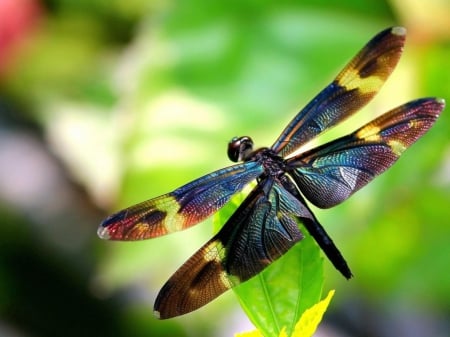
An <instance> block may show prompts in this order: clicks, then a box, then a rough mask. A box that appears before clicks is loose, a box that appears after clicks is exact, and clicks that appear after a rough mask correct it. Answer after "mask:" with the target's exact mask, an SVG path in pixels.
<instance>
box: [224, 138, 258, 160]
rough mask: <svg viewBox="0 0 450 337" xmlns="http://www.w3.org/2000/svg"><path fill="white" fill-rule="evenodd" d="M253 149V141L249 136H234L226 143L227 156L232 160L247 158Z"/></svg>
mask: <svg viewBox="0 0 450 337" xmlns="http://www.w3.org/2000/svg"><path fill="white" fill-rule="evenodd" d="M252 151H253V141H252V139H251V138H250V137H247V136H244V137H239V138H238V137H234V138H233V139H232V140H231V141H230V142H229V143H228V158H230V160H231V161H232V162H235V163H236V162H238V161H242V160H245V159H246V158H248V156H249V154H250V153H251V152H252Z"/></svg>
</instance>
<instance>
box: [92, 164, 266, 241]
mask: <svg viewBox="0 0 450 337" xmlns="http://www.w3.org/2000/svg"><path fill="white" fill-rule="evenodd" d="M262 172H263V167H262V166H261V165H260V164H259V163H256V162H247V163H244V164H238V165H234V166H230V167H227V168H224V169H221V170H218V171H215V172H213V173H210V174H207V175H205V176H203V177H201V178H199V179H197V180H194V181H192V182H190V183H188V184H186V185H184V186H182V187H180V188H178V189H176V190H175V191H173V192H171V193H168V194H165V195H162V196H160V197H157V198H154V199H150V200H148V201H144V202H142V203H139V204H137V205H135V206H131V207H129V208H126V209H124V210H121V211H119V212H117V213H115V214H113V215H111V216H109V217H108V218H107V219H105V220H104V221H103V222H102V223H101V224H100V226H99V229H98V235H99V236H100V237H101V238H103V239H110V240H142V239H149V238H154V237H158V236H161V235H165V234H168V233H172V232H176V231H180V230H183V229H186V228H188V227H190V226H193V225H195V224H197V223H199V222H201V221H203V220H204V219H206V218H207V217H209V216H210V215H212V214H213V213H215V212H216V211H217V210H218V209H220V208H221V207H222V206H223V205H224V204H225V203H226V202H228V200H229V199H230V198H231V196H232V195H233V194H235V193H237V192H238V191H240V190H241V189H242V188H244V187H245V185H247V184H248V183H249V182H251V181H252V180H254V179H255V178H257V177H258V176H259V175H260V174H261V173H262Z"/></svg>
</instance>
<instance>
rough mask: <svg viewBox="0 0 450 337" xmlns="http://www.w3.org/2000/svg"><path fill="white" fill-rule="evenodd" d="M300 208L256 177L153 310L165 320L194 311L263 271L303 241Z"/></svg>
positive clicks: (167, 286)
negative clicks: (252, 184) (254, 183)
mask: <svg viewBox="0 0 450 337" xmlns="http://www.w3.org/2000/svg"><path fill="white" fill-rule="evenodd" d="M261 184H262V185H261ZM300 213H302V205H300V203H299V202H298V200H297V199H295V198H294V197H293V196H292V195H291V194H290V193H289V192H287V191H285V190H284V189H283V188H282V187H281V186H280V185H279V184H278V183H274V182H273V181H270V180H269V179H267V180H266V181H265V182H260V184H259V185H258V186H257V187H256V188H255V189H254V190H253V191H252V192H251V193H250V194H249V195H248V196H247V198H246V199H245V200H244V202H243V203H242V204H241V205H240V206H239V208H238V209H237V210H236V212H235V213H233V215H232V216H231V217H230V219H229V220H228V221H227V222H226V224H225V225H224V226H223V227H222V229H221V230H220V231H219V232H218V233H217V234H216V235H215V236H214V237H213V238H212V239H211V240H210V241H208V242H207V243H206V244H205V245H204V246H203V247H202V248H201V249H200V250H198V251H197V252H196V253H195V254H194V255H193V256H192V257H191V258H190V259H189V260H188V261H186V262H185V264H184V265H183V266H182V267H181V268H180V269H178V270H177V271H176V272H175V274H174V275H173V276H172V277H171V278H170V279H169V280H168V281H167V283H166V284H165V285H164V286H163V288H162V289H161V291H160V292H159V294H158V297H157V299H156V301H155V308H154V310H155V315H156V316H157V317H159V318H161V319H165V318H171V317H174V316H179V315H183V314H186V313H188V312H190V311H193V310H196V309H198V308H199V307H201V306H203V305H205V304H207V303H209V302H210V301H212V300H213V299H215V298H216V297H217V296H219V295H221V294H222V293H223V292H225V291H226V290H228V289H230V288H232V287H234V286H235V285H237V284H239V283H241V282H244V281H246V280H248V279H249V278H251V277H253V276H255V275H256V274H258V273H259V272H261V271H262V270H263V269H264V268H265V267H267V266H268V265H269V264H270V263H271V262H273V261H274V260H276V259H278V258H279V257H280V256H281V255H283V254H284V253H285V252H287V251H288V250H289V248H291V247H292V246H293V245H294V244H295V243H296V242H298V241H299V240H301V238H302V235H301V233H300V231H299V229H298V227H297V222H296V221H295V216H299V215H300Z"/></svg>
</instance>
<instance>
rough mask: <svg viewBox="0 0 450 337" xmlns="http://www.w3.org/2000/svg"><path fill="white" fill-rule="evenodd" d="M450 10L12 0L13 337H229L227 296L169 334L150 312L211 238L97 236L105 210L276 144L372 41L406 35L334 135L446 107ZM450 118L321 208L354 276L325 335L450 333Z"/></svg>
mask: <svg viewBox="0 0 450 337" xmlns="http://www.w3.org/2000/svg"><path fill="white" fill-rule="evenodd" d="M449 17H450V3H449V2H448V1H446V0H441V1H439V0H432V1H426V2H425V1H421V0H406V1H400V0H392V1H379V0H371V1H367V0H353V1H350V0H345V1H339V2H331V1H324V0H321V1H312V0H308V1H280V2H272V1H227V2H211V1H206V0H195V1H184V2H181V1H180V2H177V1H163V0H159V1H158V0H155V1H145V0H128V1H119V0H112V1H105V0H91V1H88V0H78V1H75V0H47V1H44V0H41V1H39V0H0V335H1V336H11V337H12V336H14V337H15V336H21V337H22V336H219V337H220V336H232V335H233V333H234V332H238V331H242V330H246V329H247V330H248V329H251V325H250V323H249V322H248V321H247V319H246V317H245V316H244V315H243V314H242V312H241V310H240V308H239V307H238V305H237V300H236V299H235V297H234V295H233V293H232V292H229V293H228V294H226V295H224V296H222V297H220V298H219V299H218V300H216V301H214V302H212V303H211V304H209V305H207V306H206V307H204V308H202V309H201V310H198V311H196V312H194V313H192V314H190V315H187V316H185V317H181V318H179V319H174V320H169V321H158V320H156V319H155V318H154V317H153V315H152V305H153V301H154V299H155V297H156V294H157V292H158V290H159V288H160V287H161V286H162V284H163V283H164V281H165V280H166V279H168V277H169V276H170V275H171V273H172V272H174V271H175V270H176V268H177V267H178V266H180V265H181V263H182V262H183V261H184V260H185V259H187V257H188V256H190V255H191V254H192V253H193V252H194V251H195V250H196V249H197V248H199V247H200V245H201V244H202V243H203V242H204V241H206V240H207V239H208V238H209V237H210V235H211V231H212V229H211V222H210V221H206V222H205V223H203V224H200V225H198V226H196V227H195V228H192V229H191V230H189V231H185V232H182V233H177V234H173V235H171V236H167V237H163V238H160V239H157V240H152V241H145V242H134V243H120V242H107V241H101V240H100V239H98V238H97V235H96V230H97V226H98V223H99V222H100V221H101V219H102V218H104V217H105V216H106V215H107V214H108V213H111V212H113V211H115V210H118V209H119V208H122V207H125V206H128V205H130V204H133V203H137V202H139V201H142V200H145V199H149V198H151V197H155V196H158V195H160V194H163V193H165V192H168V191H171V190H173V189H174V188H176V187H178V186H180V185H182V184H184V183H186V182H188V181H190V180H192V179H194V178H197V177H199V176H200V175H203V174H206V173H208V172H210V171H212V170H215V169H218V168H221V167H223V166H226V165H229V162H228V160H227V157H226V145H227V142H228V141H229V140H230V139H231V137H233V136H241V135H249V136H251V137H252V138H253V140H254V141H255V144H256V146H269V145H271V144H272V143H273V141H274V140H275V138H276V137H277V135H278V134H279V132H281V130H282V129H283V128H284V126H285V125H286V123H287V122H288V121H289V120H290V119H291V118H292V117H293V116H294V115H295V113H296V112H297V111H298V110H299V109H300V108H301V107H302V106H304V105H305V104H306V103H307V102H308V101H309V100H310V99H311V98H312V97H313V96H314V95H315V94H316V93H318V92H319V91H320V90H321V89H322V88H323V87H324V86H325V85H327V84H328V83H329V82H330V81H331V80H332V79H333V77H334V76H335V75H336V74H337V73H338V71H340V69H341V68H342V67H343V66H344V65H345V64H346V62H347V61H349V60H350V58H351V57H352V56H354V55H355V54H356V52H357V51H358V50H359V49H360V48H361V47H362V46H363V45H364V44H365V43H366V42H367V41H368V40H369V39H370V38H371V37H372V36H373V35H375V34H376V33H377V32H379V31H381V30H382V29H384V28H386V27H388V26H392V25H403V26H405V27H406V28H407V29H408V38H407V43H406V48H405V51H404V55H403V57H402V59H401V60H400V63H399V65H398V67H397V69H396V71H395V72H394V74H393V75H392V76H391V78H390V79H389V81H388V83H387V84H386V86H385V87H384V88H383V90H382V91H381V92H380V94H379V95H378V96H377V97H376V98H375V99H374V101H373V102H372V103H371V104H369V106H368V107H367V108H365V109H363V111H362V112H361V113H360V114H358V115H357V116H355V118H353V119H352V120H350V121H348V122H346V123H345V125H343V126H342V127H338V128H337V129H336V130H333V131H332V132H331V133H330V134H331V136H329V137H333V136H337V135H341V134H342V133H343V132H348V131H352V130H353V129H355V128H356V127H358V126H360V125H361V124H362V123H364V122H366V121H368V120H370V119H372V118H373V117H374V116H376V115H378V114H380V113H382V112H384V111H387V110H388V109H390V108H392V107H395V106H397V105H400V104H401V103H404V102H406V101H408V100H412V99H414V98H418V97H423V96H438V97H443V98H445V99H446V100H447V102H449V101H450V21H449ZM449 133H450V117H449V111H448V109H447V111H444V112H443V114H442V116H441V118H440V119H439V120H438V122H437V123H436V125H435V126H434V127H433V128H432V129H431V131H430V132H429V133H428V134H427V135H426V136H425V137H423V139H421V140H420V141H419V142H418V143H417V144H415V145H414V146H413V147H412V149H411V150H409V151H407V152H406V153H405V154H404V155H403V157H402V159H401V160H400V161H399V162H398V163H397V164H396V165H395V166H394V167H393V168H392V169H390V170H389V171H388V172H387V173H386V174H384V175H382V176H381V177H379V178H377V179H376V180H375V181H374V182H373V183H372V184H370V185H368V186H367V187H366V188H364V189H363V190H362V191H360V192H358V193H357V194H356V195H355V196H354V197H352V198H350V199H349V200H348V201H347V202H345V203H344V204H342V205H340V206H337V207H335V208H333V209H330V210H326V211H323V210H317V212H316V215H317V216H318V218H319V220H320V221H321V223H322V224H323V225H324V227H326V228H327V230H328V231H329V233H330V235H331V236H332V237H333V238H334V241H335V242H336V243H337V245H338V246H339V247H340V249H341V251H342V252H343V254H344V256H345V257H346V259H347V261H348V262H349V264H350V266H351V268H352V271H353V273H354V274H355V277H354V279H352V280H351V281H348V282H347V281H345V280H344V279H343V278H342V277H341V276H340V275H339V274H338V273H337V272H336V271H335V270H334V269H333V268H332V267H331V266H330V264H329V263H328V262H326V268H327V269H326V271H325V272H326V282H327V284H326V289H325V290H328V289H332V288H333V289H336V295H335V297H334V299H333V301H332V303H331V308H330V309H329V311H328V313H327V314H326V316H325V320H324V322H323V324H322V325H321V327H320V328H319V330H318V332H317V333H316V336H322V337H324V336H349V337H350V336H352V337H353V336H361V337H362V336H364V337H371V336H377V337H378V336H381V337H383V336H409V337H415V336H434V337H440V336H448V334H449V333H450V323H449V320H448V318H449V317H450V272H449V266H450V207H449V205H450V137H449Z"/></svg>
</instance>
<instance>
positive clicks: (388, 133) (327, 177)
mask: <svg viewBox="0 0 450 337" xmlns="http://www.w3.org/2000/svg"><path fill="white" fill-rule="evenodd" d="M444 105H445V102H444V100H442V99H435V98H423V99H419V100H415V101H411V102H409V103H406V104H404V105H401V106H399V107H398V108H396V109H393V110H391V111H389V112H387V113H385V114H384V115H381V116H380V117H378V118H377V119H375V120H373V121H372V122H370V123H368V124H366V125H365V126H363V127H361V128H360V129H358V130H356V131H355V132H353V133H352V134H350V135H348V136H345V137H342V138H339V139H336V140H334V141H332V142H329V143H327V144H324V145H322V146H320V147H317V148H315V149H312V150H310V151H308V152H305V153H302V154H300V155H298V156H295V157H293V158H290V159H289V160H288V161H287V162H288V165H290V166H292V167H295V169H293V170H292V171H291V175H292V177H293V179H294V180H295V182H296V183H297V185H298V186H299V188H300V190H301V192H302V193H303V195H304V196H305V197H306V198H307V199H308V200H309V201H311V202H312V203H313V204H314V205H316V206H318V207H321V208H328V207H332V206H335V205H337V204H339V203H341V202H342V201H344V200H345V199H347V198H348V197H350V196H351V195H352V194H353V193H355V192H356V191H357V190H359V189H360V188H361V187H363V186H365V185H366V184H367V183H368V182H369V181H371V180H372V179H373V178H375V177H376V176H377V175H379V174H381V173H382V172H384V171H385V170H386V169H388V168H389V167H390V166H391V165H392V164H393V163H395V161H397V159H398V158H399V157H400V155H401V154H402V153H403V151H405V150H406V149H407V148H408V147H409V146H411V145H412V144H413V143H414V142H415V141H416V140H418V139H419V138H420V137H421V136H422V135H423V134H424V133H425V132H427V131H428V129H429V128H430V127H431V126H432V125H433V124H434V122H435V121H436V119H437V118H438V116H439V114H440V112H441V111H442V109H443V108H444Z"/></svg>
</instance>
